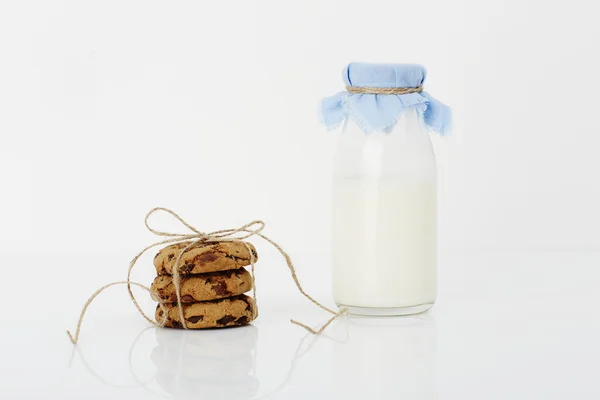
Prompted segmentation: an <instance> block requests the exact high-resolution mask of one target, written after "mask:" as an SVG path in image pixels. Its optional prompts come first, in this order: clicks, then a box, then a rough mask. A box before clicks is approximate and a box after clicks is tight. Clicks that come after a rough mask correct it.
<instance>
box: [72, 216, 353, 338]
mask: <svg viewBox="0 0 600 400" xmlns="http://www.w3.org/2000/svg"><path fill="white" fill-rule="evenodd" d="M158 211H162V212H166V213H168V214H170V215H171V216H173V217H174V218H175V219H177V220H178V221H179V222H181V224H183V225H184V226H185V227H186V228H188V229H189V230H190V231H191V232H192V233H172V232H162V231H158V230H156V229H154V228H152V227H151V226H150V225H149V224H148V219H149V218H150V216H151V215H152V214H154V213H155V212H158ZM144 224H145V225H146V228H147V229H148V230H149V231H150V232H152V233H153V234H155V235H157V236H162V237H168V239H165V240H162V241H158V242H155V243H153V244H151V245H149V246H147V247H145V248H144V249H142V251H140V252H139V253H138V255H136V256H135V257H134V258H133V260H131V262H130V263H129V269H128V270H127V280H125V281H117V282H111V283H109V284H107V285H104V286H102V287H101V288H100V289H98V290H97V291H96V292H94V293H93V294H92V295H91V296H90V298H89V299H88V300H87V301H86V303H85V304H84V306H83V309H82V310H81V314H80V315H79V320H78V322H77V329H76V330H75V335H72V334H71V332H70V331H67V334H68V335H69V339H70V340H71V342H72V343H73V344H77V342H78V340H79V333H80V331H81V325H82V323H83V318H84V316H85V313H86V311H87V308H88V307H89V305H90V304H91V303H92V301H93V300H94V299H95V298H96V296H98V295H99V294H100V293H102V292H103V291H104V290H105V289H107V288H109V287H111V286H115V285H127V292H128V293H129V297H130V299H131V301H132V302H133V304H134V305H135V307H136V309H137V310H138V312H139V313H140V315H141V316H142V317H144V318H145V319H146V321H148V322H150V323H151V324H152V325H154V326H156V327H163V326H164V325H165V322H166V319H167V313H166V312H163V315H164V318H163V320H162V321H154V320H153V319H152V318H150V317H149V316H148V315H146V313H145V312H144V311H143V310H142V308H141V307H140V305H139V303H138V302H137V299H136V298H135V296H134V294H133V292H132V290H131V285H134V286H138V287H140V288H142V289H144V290H146V291H148V292H150V295H151V296H152V297H153V298H154V297H155V296H154V295H153V293H152V290H151V289H150V288H149V287H148V286H146V285H143V284H141V283H137V282H133V281H132V280H131V271H132V270H133V267H134V266H135V264H136V262H137V261H138V259H139V258H140V257H141V256H142V255H143V254H144V253H145V252H146V251H148V250H150V249H152V248H153V247H156V246H162V245H167V244H169V245H172V244H178V243H188V242H189V244H188V245H187V246H186V247H184V248H183V249H182V250H181V251H180V252H179V255H178V256H177V258H176V260H175V263H174V264H173V285H174V287H175V295H176V297H177V308H178V312H179V318H180V321H181V325H182V327H183V329H188V327H187V325H186V322H185V318H184V314H183V305H182V302H181V275H180V273H179V263H180V261H181V257H182V255H183V254H184V253H185V252H186V251H187V250H189V249H190V248H192V247H194V246H197V245H199V244H202V243H210V242H239V243H242V244H243V245H244V246H246V248H247V249H248V253H249V254H250V267H251V273H252V279H253V281H254V285H253V297H254V301H255V302H256V280H255V279H254V264H255V261H256V257H255V256H254V254H253V252H252V250H251V248H250V246H249V245H248V243H246V242H245V241H244V240H245V239H248V238H250V237H252V236H258V237H260V238H262V239H264V240H265V241H267V242H269V243H270V244H271V245H272V246H273V247H275V248H276V249H277V250H278V251H279V253H280V254H281V255H282V256H283V258H284V259H285V262H286V264H287V266H288V268H289V270H290V272H291V274H292V279H293V280H294V283H295V284H296V287H297V288H298V290H299V291H300V293H302V295H304V297H306V298H307V299H308V300H310V301H311V302H312V303H313V304H315V305H316V306H318V307H320V308H321V309H323V310H324V311H327V312H328V313H330V314H332V315H333V316H332V317H331V318H330V319H329V320H327V321H326V322H325V323H324V324H323V325H322V326H321V327H320V328H318V329H313V328H311V327H309V326H308V325H305V324H303V323H301V322H298V321H295V320H293V319H291V320H290V322H291V323H293V324H296V325H298V326H301V327H303V328H304V329H306V330H307V331H309V332H310V333H312V334H315V335H318V334H320V333H321V332H323V330H325V328H327V326H328V325H329V324H330V323H331V322H333V321H334V320H335V319H337V318H338V317H340V316H342V315H345V314H347V313H348V309H347V308H345V307H344V308H341V309H339V310H338V311H334V310H332V309H330V308H328V307H326V306H324V305H323V304H321V303H319V302H318V301H317V300H315V299H314V298H313V297H311V296H310V295H309V294H308V293H306V292H305V291H304V289H303V288H302V285H301V284H300V281H299V280H298V276H297V275H296V268H295V267H294V264H293V263H292V259H291V258H290V256H289V255H288V254H287V253H286V252H285V251H284V250H283V249H282V248H281V246H280V245H279V244H278V243H277V242H275V241H273V240H271V239H269V238H268V237H267V236H265V235H264V234H262V233H261V232H262V230H263V229H264V228H265V223H264V222H263V221H261V220H254V221H252V222H250V223H247V224H246V225H243V226H241V227H239V228H233V229H222V230H218V231H214V232H210V233H204V232H201V231H199V230H197V229H196V228H194V227H193V226H192V225H190V224H189V223H188V222H186V221H185V220H184V219H183V218H181V217H180V216H179V215H178V214H176V213H175V212H174V211H172V210H170V209H168V208H163V207H156V208H153V209H152V210H150V211H149V212H148V213H147V214H146V218H145V219H144ZM159 306H162V307H164V305H162V304H161V303H159ZM257 307H258V305H257ZM163 309H164V308H163Z"/></svg>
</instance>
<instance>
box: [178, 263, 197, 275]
mask: <svg viewBox="0 0 600 400" xmlns="http://www.w3.org/2000/svg"><path fill="white" fill-rule="evenodd" d="M193 269H194V264H183V265H182V266H181V267H179V272H180V273H182V274H189V273H190V271H191V270H193Z"/></svg>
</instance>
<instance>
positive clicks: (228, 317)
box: [217, 315, 235, 325]
mask: <svg viewBox="0 0 600 400" xmlns="http://www.w3.org/2000/svg"><path fill="white" fill-rule="evenodd" d="M233 320H235V317H234V316H233V315H226V316H224V317H223V318H221V319H219V320H218V321H217V324H219V325H227V324H228V323H230V322H231V321H233Z"/></svg>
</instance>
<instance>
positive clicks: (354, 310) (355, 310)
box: [338, 303, 433, 317]
mask: <svg viewBox="0 0 600 400" xmlns="http://www.w3.org/2000/svg"><path fill="white" fill-rule="evenodd" d="M338 307H339V308H342V307H346V308H348V314H350V315H364V316H369V317H397V316H401V315H413V314H420V313H422V312H425V311H427V310H429V309H430V308H431V307H433V303H429V304H419V305H417V306H411V307H358V306H349V305H345V304H338Z"/></svg>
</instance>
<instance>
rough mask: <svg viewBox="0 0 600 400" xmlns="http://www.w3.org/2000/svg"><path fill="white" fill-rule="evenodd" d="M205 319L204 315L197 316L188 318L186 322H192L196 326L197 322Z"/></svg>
mask: <svg viewBox="0 0 600 400" xmlns="http://www.w3.org/2000/svg"><path fill="white" fill-rule="evenodd" d="M203 319H204V315H197V316H194V317H189V318H186V321H188V322H191V323H192V324H195V323H196V322H200V321H202V320H203Z"/></svg>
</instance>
